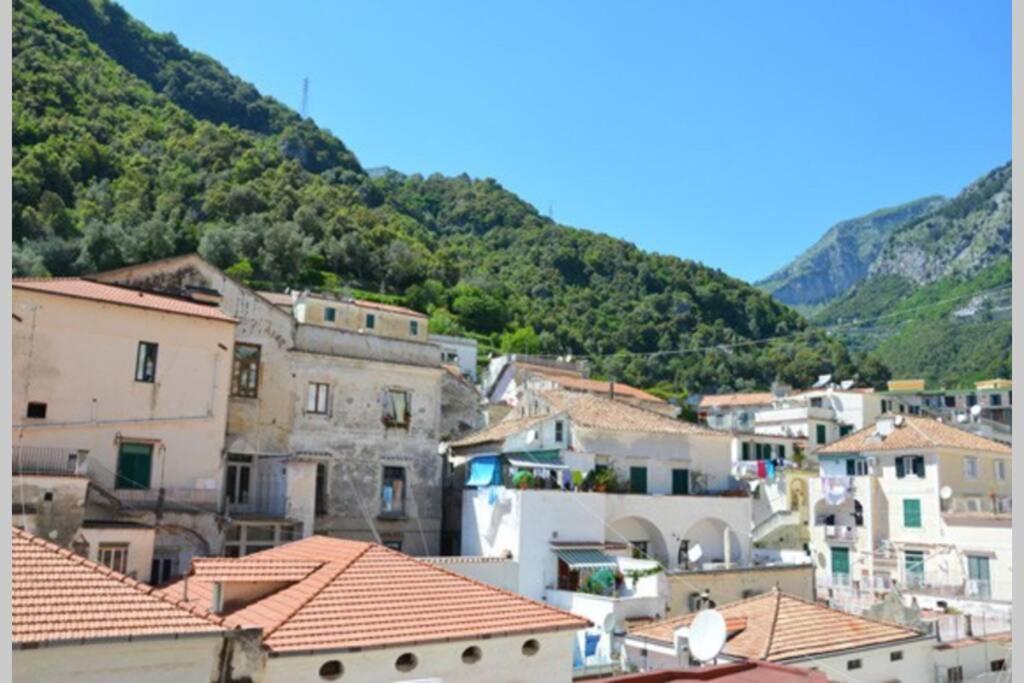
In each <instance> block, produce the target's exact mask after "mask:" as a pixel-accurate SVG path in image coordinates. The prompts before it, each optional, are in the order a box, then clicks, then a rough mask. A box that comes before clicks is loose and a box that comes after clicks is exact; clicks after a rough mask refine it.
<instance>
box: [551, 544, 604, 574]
mask: <svg viewBox="0 0 1024 683" xmlns="http://www.w3.org/2000/svg"><path fill="white" fill-rule="evenodd" d="M555 555H558V557H559V559H561V560H562V561H564V562H565V563H566V564H567V565H569V569H573V570H575V569H603V568H608V569H616V568H617V567H618V566H619V564H618V562H616V561H615V558H614V557H612V556H611V555H605V554H604V553H603V552H601V551H600V550H598V549H597V548H556V549H555Z"/></svg>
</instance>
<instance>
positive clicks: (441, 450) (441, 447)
mask: <svg viewBox="0 0 1024 683" xmlns="http://www.w3.org/2000/svg"><path fill="white" fill-rule="evenodd" d="M447 452H448V444H447V443H445V442H444V441H442V442H441V443H439V444H437V454H438V455H444V454H445V453H447Z"/></svg>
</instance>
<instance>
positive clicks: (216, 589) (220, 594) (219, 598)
mask: <svg viewBox="0 0 1024 683" xmlns="http://www.w3.org/2000/svg"><path fill="white" fill-rule="evenodd" d="M210 602H211V606H210V611H211V612H213V613H214V614H220V613H221V612H223V611H224V584H223V583H221V582H220V581H214V582H213V597H212V599H211V600H210Z"/></svg>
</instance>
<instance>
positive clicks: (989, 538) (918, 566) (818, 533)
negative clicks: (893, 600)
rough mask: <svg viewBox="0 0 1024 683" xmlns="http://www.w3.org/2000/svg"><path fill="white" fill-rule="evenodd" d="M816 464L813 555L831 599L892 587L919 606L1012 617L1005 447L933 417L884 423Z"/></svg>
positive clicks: (822, 453)
mask: <svg viewBox="0 0 1024 683" xmlns="http://www.w3.org/2000/svg"><path fill="white" fill-rule="evenodd" d="M818 458H819V461H820V467H821V478H820V479H819V480H812V481H811V486H810V504H811V509H812V515H813V519H812V523H813V524H812V527H811V550H812V555H813V556H814V558H815V562H816V564H817V567H818V580H819V585H820V586H821V587H822V588H829V589H831V590H832V591H833V594H834V597H835V599H836V600H838V601H841V600H843V599H846V596H845V595H844V593H845V592H846V591H852V592H854V593H857V592H861V593H868V594H871V593H873V592H876V591H877V592H885V591H887V590H888V589H889V588H890V587H891V586H892V584H893V582H896V583H897V584H898V585H899V587H900V589H901V591H903V593H905V594H907V595H908V596H912V597H914V598H916V600H917V602H918V604H919V605H921V606H922V607H934V606H942V605H948V606H957V607H958V608H960V609H961V610H963V611H965V612H968V613H970V612H972V611H979V612H986V611H991V610H993V609H1000V608H1002V609H1004V610H1006V609H1008V606H1009V602H1010V600H1011V598H1012V590H1011V583H1012V582H1011V568H1012V551H1011V539H1010V532H1011V529H1010V510H1011V498H1010V496H1011V492H1010V482H1011V476H1012V472H1011V457H1010V448H1009V447H1008V446H1006V445H1004V444H1001V443H998V442H995V441H990V440H988V439H984V438H981V437H979V436H976V435H974V434H971V433H968V432H965V431H963V430H960V429H957V428H956V427H952V426H950V425H947V424H944V423H941V422H939V421H937V420H935V419H930V418H924V417H916V416H889V415H887V416H884V417H882V418H880V419H878V421H877V422H876V423H875V424H874V425H871V426H869V427H868V428H866V429H863V430H861V431H859V432H857V433H855V434H851V435H850V436H848V437H846V438H845V439H842V440H840V441H838V442H836V443H833V444H831V445H829V446H827V447H825V448H823V449H821V450H819V451H818ZM908 599H909V598H908ZM940 602H941V604H940ZM1001 606H1002V607H1001Z"/></svg>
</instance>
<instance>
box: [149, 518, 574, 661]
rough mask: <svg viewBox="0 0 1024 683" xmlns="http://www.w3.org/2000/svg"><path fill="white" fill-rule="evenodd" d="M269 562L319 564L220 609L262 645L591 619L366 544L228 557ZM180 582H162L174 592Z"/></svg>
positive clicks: (206, 599) (198, 588)
mask: <svg viewBox="0 0 1024 683" xmlns="http://www.w3.org/2000/svg"><path fill="white" fill-rule="evenodd" d="M275 560H290V561H300V560H307V561H308V560H314V561H317V562H320V563H322V564H321V565H320V567H319V568H318V569H316V570H315V571H313V572H312V573H311V574H309V575H308V576H306V577H305V578H304V579H302V580H301V581H298V582H297V583H295V584H293V585H292V586H289V587H287V588H284V589H282V590H280V591H278V592H276V593H273V594H271V595H269V596H266V597H264V598H262V599H259V600H256V601H255V602H253V603H251V604H249V605H247V606H245V607H243V608H241V609H239V610H238V611H235V612H233V613H231V614H229V615H227V616H226V617H225V623H227V624H229V625H232V626H247V627H260V628H262V629H263V644H264V646H265V647H266V648H267V649H269V650H271V651H272V652H276V653H297V652H309V651H313V650H343V649H349V648H372V647H388V646H391V645H398V644H412V643H423V642H437V641H444V640H461V639H469V638H480V637H484V636H497V635H509V634H515V633H522V634H527V633H537V632H541V631H554V630H578V629H582V628H587V627H588V626H589V625H590V622H588V621H587V620H586V619H583V618H581V617H577V616H575V615H572V614H569V613H568V612H563V611H561V610H558V609H555V608H553V607H549V606H547V605H544V604H541V603H538V602H534V601H532V600H528V599H526V598H524V597H521V596H518V595H515V594H513V593H509V592H506V591H502V590H499V589H497V588H493V587H491V586H488V585H485V584H483V583H479V582H477V581H473V580H472V579H468V578H466V577H464V576H461V575H459V574H455V573H454V572H450V571H448V570H446V569H443V568H441V567H437V566H435V565H433V564H430V563H429V562H425V561H422V560H419V559H415V558H412V557H409V556H407V555H403V554H402V553H400V552H397V551H394V550H390V549H388V548H385V547H383V546H380V545H376V544H373V543H362V542H359V541H348V540H342V539H337V538H328V537H326V536H311V537H309V538H306V539H303V540H301V541H295V542H294V543H289V544H286V545H283V546H279V547H277V548H272V549H270V550H265V551H263V552H259V553H255V554H253V555H249V556H246V557H244V558H239V559H237V560H234V562H235V563H237V564H239V565H247V564H251V565H254V566H255V565H256V564H260V563H264V562H267V561H275ZM225 561H226V560H220V562H225ZM247 570H248V568H247ZM183 584H184V582H183V581H182V582H178V583H176V584H173V585H172V586H169V587H168V588H167V590H168V592H173V593H174V594H176V595H180V594H181V593H182V590H183ZM211 593H212V587H211V585H210V583H208V582H204V581H202V580H200V579H196V578H190V579H189V580H188V596H189V600H190V601H194V602H195V603H196V604H198V605H204V606H205V605H209V604H210V601H211Z"/></svg>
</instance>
